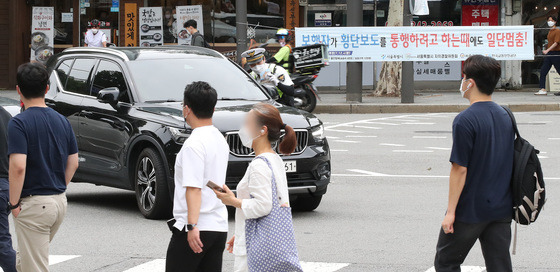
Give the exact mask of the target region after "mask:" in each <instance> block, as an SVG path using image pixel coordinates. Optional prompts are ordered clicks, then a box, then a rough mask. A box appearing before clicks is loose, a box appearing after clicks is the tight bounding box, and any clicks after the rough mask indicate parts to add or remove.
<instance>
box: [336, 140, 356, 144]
mask: <svg viewBox="0 0 560 272" xmlns="http://www.w3.org/2000/svg"><path fill="white" fill-rule="evenodd" d="M334 141H335V142H338V143H351V144H356V143H361V142H360V141H350V140H334Z"/></svg>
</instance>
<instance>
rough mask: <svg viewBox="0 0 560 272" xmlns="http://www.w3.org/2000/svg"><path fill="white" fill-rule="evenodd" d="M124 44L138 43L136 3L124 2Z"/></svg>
mask: <svg viewBox="0 0 560 272" xmlns="http://www.w3.org/2000/svg"><path fill="white" fill-rule="evenodd" d="M124 14H125V15H124V20H125V21H124V44H125V46H137V45H138V19H137V18H138V6H137V4H136V3H125V4H124Z"/></svg>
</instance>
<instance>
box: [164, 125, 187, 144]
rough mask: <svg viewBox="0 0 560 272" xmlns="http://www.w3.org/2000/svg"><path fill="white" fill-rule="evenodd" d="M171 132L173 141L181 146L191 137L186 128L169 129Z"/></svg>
mask: <svg viewBox="0 0 560 272" xmlns="http://www.w3.org/2000/svg"><path fill="white" fill-rule="evenodd" d="M169 132H171V137H173V140H174V141H175V142H177V143H179V144H182V143H184V142H185V141H186V140H187V138H189V136H191V133H190V131H187V130H186V129H184V128H176V127H169Z"/></svg>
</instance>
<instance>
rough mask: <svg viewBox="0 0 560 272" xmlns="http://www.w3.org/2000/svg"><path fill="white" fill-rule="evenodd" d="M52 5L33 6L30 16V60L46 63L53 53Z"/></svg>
mask: <svg viewBox="0 0 560 272" xmlns="http://www.w3.org/2000/svg"><path fill="white" fill-rule="evenodd" d="M53 45H54V7H33V17H32V18H31V55H30V60H31V61H38V62H41V63H46V62H47V60H48V59H49V58H50V57H51V56H52V55H53V52H54V51H53Z"/></svg>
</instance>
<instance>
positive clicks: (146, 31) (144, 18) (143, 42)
mask: <svg viewBox="0 0 560 272" xmlns="http://www.w3.org/2000/svg"><path fill="white" fill-rule="evenodd" d="M157 45H163V19H162V9H161V7H149V8H140V46H142V47H151V46H157Z"/></svg>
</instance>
